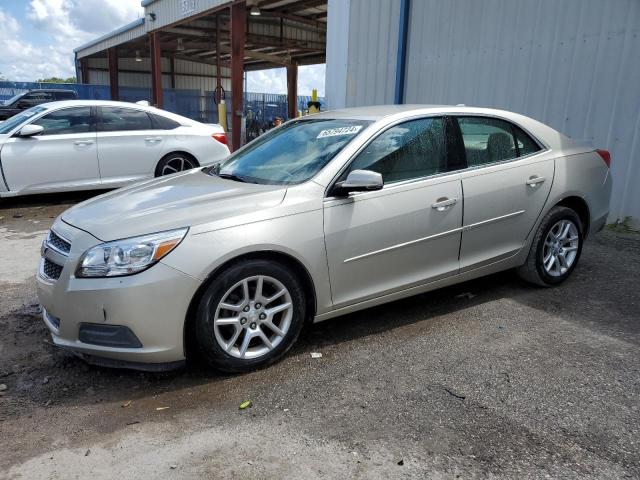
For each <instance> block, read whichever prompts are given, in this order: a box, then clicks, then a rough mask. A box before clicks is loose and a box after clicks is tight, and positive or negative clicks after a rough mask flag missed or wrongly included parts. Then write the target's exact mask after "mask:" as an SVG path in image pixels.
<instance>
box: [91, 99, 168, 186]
mask: <svg viewBox="0 0 640 480" xmlns="http://www.w3.org/2000/svg"><path fill="white" fill-rule="evenodd" d="M98 112H99V115H98V134H97V138H98V161H99V164H100V174H101V176H102V183H103V184H105V186H118V185H120V184H125V183H128V182H131V181H135V180H140V179H143V178H149V177H153V175H154V172H155V168H156V165H157V164H158V161H159V160H160V157H161V153H162V149H163V144H164V141H165V139H166V132H165V131H164V130H160V129H157V128H154V127H155V125H154V123H153V122H152V120H151V117H150V115H149V114H148V113H147V112H145V111H143V110H138V109H135V108H127V107H98Z"/></svg>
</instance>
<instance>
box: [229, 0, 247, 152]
mask: <svg viewBox="0 0 640 480" xmlns="http://www.w3.org/2000/svg"><path fill="white" fill-rule="evenodd" d="M246 25H247V7H246V5H245V4H244V2H243V3H233V4H232V5H231V139H232V150H234V151H235V150H237V149H238V148H240V130H241V128H242V126H241V120H242V110H243V101H242V97H243V85H242V75H243V72H244V43H245V35H246Z"/></svg>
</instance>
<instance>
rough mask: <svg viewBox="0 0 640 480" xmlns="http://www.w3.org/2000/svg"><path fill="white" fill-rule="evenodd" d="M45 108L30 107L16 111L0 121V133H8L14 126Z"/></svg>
mask: <svg viewBox="0 0 640 480" xmlns="http://www.w3.org/2000/svg"><path fill="white" fill-rule="evenodd" d="M45 110H46V108H44V107H31V108H30V109H28V110H24V111H22V112H20V113H18V114H17V115H14V116H13V117H10V118H9V119H7V120H5V121H4V122H1V123H0V135H1V134H3V133H9V132H10V131H11V130H13V129H14V128H15V127H17V126H18V125H20V124H21V123H24V122H26V121H27V120H29V119H30V118H31V117H33V116H34V115H37V114H39V113H40V112H44V111H45Z"/></svg>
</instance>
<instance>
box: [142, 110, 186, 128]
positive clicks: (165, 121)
mask: <svg viewBox="0 0 640 480" xmlns="http://www.w3.org/2000/svg"><path fill="white" fill-rule="evenodd" d="M149 115H150V116H151V119H152V120H153V128H155V129H157V130H173V129H174V128H178V127H179V126H180V124H179V123H178V122H176V121H174V120H171V119H170V118H167V117H163V116H162V115H154V114H153V113H150V114H149Z"/></svg>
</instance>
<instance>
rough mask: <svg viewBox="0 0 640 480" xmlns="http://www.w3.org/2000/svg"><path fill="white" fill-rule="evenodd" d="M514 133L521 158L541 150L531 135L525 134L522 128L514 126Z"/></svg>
mask: <svg viewBox="0 0 640 480" xmlns="http://www.w3.org/2000/svg"><path fill="white" fill-rule="evenodd" d="M513 131H514V133H515V134H516V144H517V145H518V153H519V155H518V156H519V157H524V156H525V155H530V154H532V153H535V152H539V151H540V150H541V149H540V147H539V146H538V144H537V143H536V142H534V141H533V139H532V138H531V137H530V136H529V135H527V134H526V133H524V132H523V131H522V129H521V128H520V127H516V126H515V125H514V126H513Z"/></svg>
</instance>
